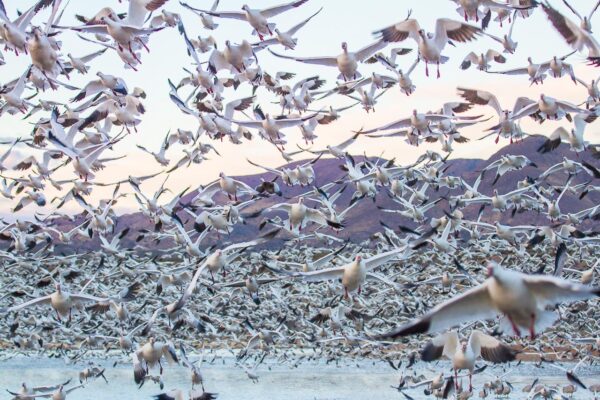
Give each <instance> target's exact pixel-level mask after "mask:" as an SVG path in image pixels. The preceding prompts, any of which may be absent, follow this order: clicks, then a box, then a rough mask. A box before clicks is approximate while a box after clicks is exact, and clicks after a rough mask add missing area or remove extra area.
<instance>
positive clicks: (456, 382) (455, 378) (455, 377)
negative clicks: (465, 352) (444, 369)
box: [454, 368, 458, 391]
mask: <svg viewBox="0 0 600 400" xmlns="http://www.w3.org/2000/svg"><path fill="white" fill-rule="evenodd" d="M454 389H456V391H458V370H457V369H456V368H455V369H454Z"/></svg>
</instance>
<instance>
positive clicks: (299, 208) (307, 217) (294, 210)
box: [267, 196, 344, 233]
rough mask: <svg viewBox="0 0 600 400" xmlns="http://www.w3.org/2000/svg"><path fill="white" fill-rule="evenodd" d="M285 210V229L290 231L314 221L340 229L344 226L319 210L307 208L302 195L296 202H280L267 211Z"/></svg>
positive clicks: (297, 230)
mask: <svg viewBox="0 0 600 400" xmlns="http://www.w3.org/2000/svg"><path fill="white" fill-rule="evenodd" d="M280 209H281V210H285V211H286V212H287V213H288V220H287V221H286V229H288V230H289V231H291V232H295V233H297V232H299V231H301V230H302V229H303V228H305V227H306V224H307V223H308V222H314V223H316V224H318V225H321V226H327V225H328V226H330V227H332V228H335V229H342V228H343V227H344V226H343V225H342V224H338V223H336V222H334V221H330V220H329V219H327V216H326V215H325V214H323V213H322V212H321V211H319V210H313V209H310V208H308V207H307V206H306V205H305V204H304V197H302V196H300V197H299V198H298V202H297V203H292V204H288V203H280V204H275V205H274V206H271V207H269V208H268V209H267V210H268V211H273V210H280Z"/></svg>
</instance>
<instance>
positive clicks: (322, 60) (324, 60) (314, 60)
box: [267, 49, 338, 67]
mask: <svg viewBox="0 0 600 400" xmlns="http://www.w3.org/2000/svg"><path fill="white" fill-rule="evenodd" d="M267 50H268V51H269V52H270V53H271V54H273V55H274V56H276V57H279V58H285V59H287V60H295V61H298V62H302V63H306V64H317V65H325V66H328V67H337V65H338V64H337V57H291V56H284V55H283V54H279V53H276V52H274V51H273V50H271V49H267Z"/></svg>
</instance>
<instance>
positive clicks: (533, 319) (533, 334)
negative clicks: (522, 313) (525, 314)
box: [529, 314, 535, 339]
mask: <svg viewBox="0 0 600 400" xmlns="http://www.w3.org/2000/svg"><path fill="white" fill-rule="evenodd" d="M529 336H531V339H535V314H531V325H530V326H529Z"/></svg>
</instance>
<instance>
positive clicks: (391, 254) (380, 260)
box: [364, 247, 405, 270]
mask: <svg viewBox="0 0 600 400" xmlns="http://www.w3.org/2000/svg"><path fill="white" fill-rule="evenodd" d="M404 250H405V248H404V247H398V248H396V249H394V250H390V251H386V252H384V253H381V254H377V255H376V256H373V257H370V258H367V259H366V260H365V261H364V262H365V267H366V268H367V270H372V269H374V268H377V267H378V266H380V265H382V264H385V263H386V262H388V261H390V260H392V259H393V258H395V257H396V256H397V255H398V254H399V253H401V252H403V251H404Z"/></svg>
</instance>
